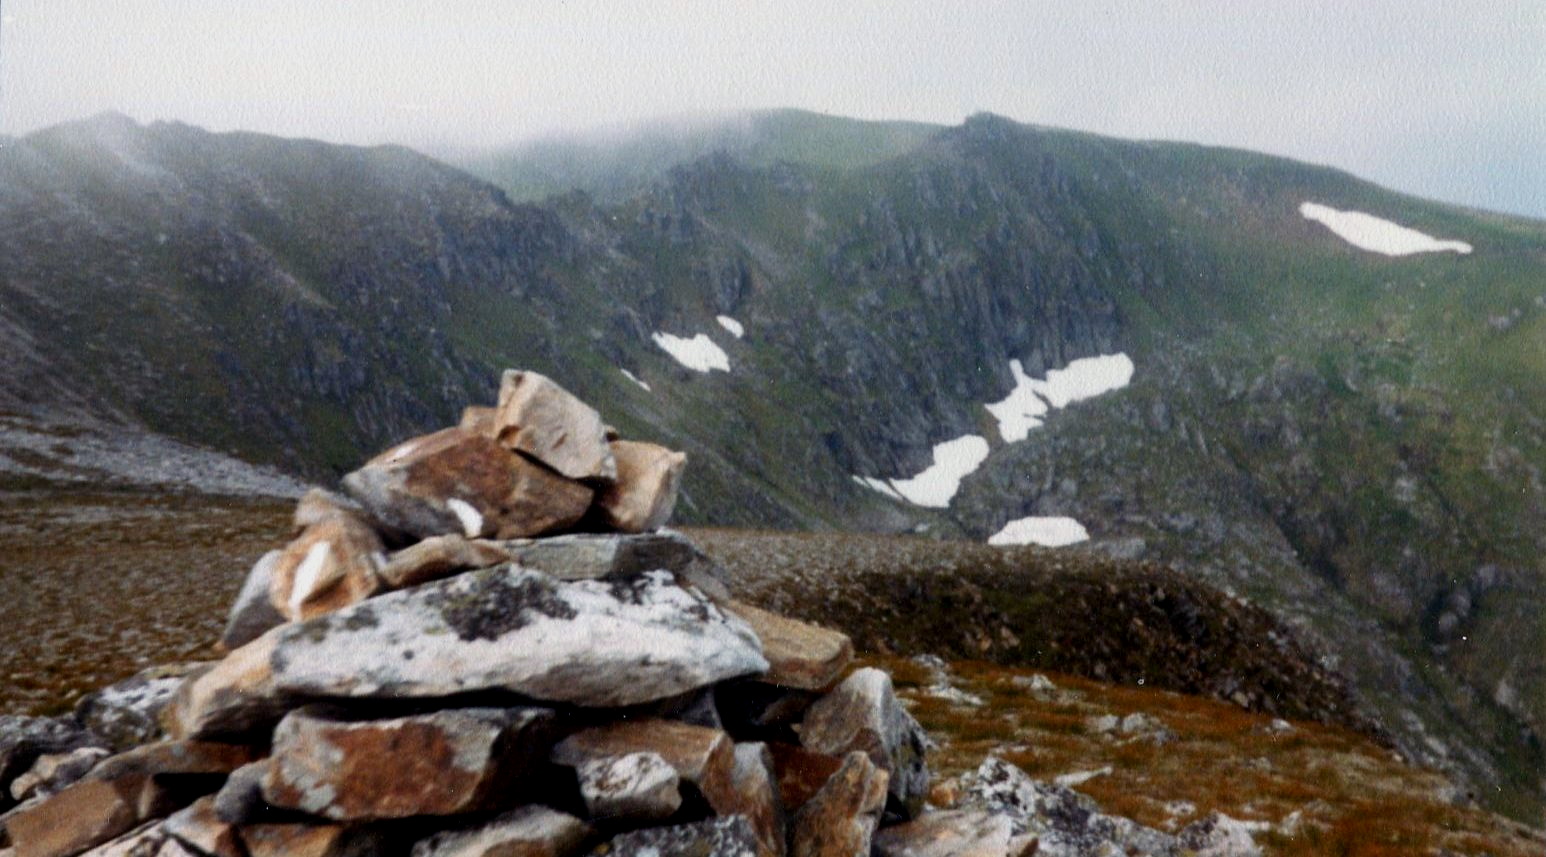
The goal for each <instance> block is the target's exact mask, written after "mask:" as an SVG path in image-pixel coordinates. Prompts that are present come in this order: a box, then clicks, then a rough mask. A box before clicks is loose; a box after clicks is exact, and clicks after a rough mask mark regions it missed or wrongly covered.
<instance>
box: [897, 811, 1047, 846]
mask: <svg viewBox="0 0 1546 857" xmlns="http://www.w3.org/2000/svg"><path fill="white" fill-rule="evenodd" d="M1012 828H1013V825H1012V824H1011V822H1010V820H1009V817H1008V816H1006V815H999V814H994V813H989V812H983V811H981V810H953V811H948V812H931V813H928V814H927V815H923V816H920V817H918V818H917V819H914V820H913V821H909V822H907V823H905V824H897V825H893V826H891V827H888V828H885V829H884V830H881V831H878V832H877V833H876V834H875V838H874V843H873V848H874V857H1011V855H1010V852H1009V840H1010V838H1011V832H1012ZM1013 857H1018V854H1016V855H1013Z"/></svg>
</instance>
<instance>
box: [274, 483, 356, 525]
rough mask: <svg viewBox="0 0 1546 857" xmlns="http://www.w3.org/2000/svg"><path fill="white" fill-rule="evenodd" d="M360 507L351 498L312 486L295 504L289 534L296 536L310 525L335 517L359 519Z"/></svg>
mask: <svg viewBox="0 0 1546 857" xmlns="http://www.w3.org/2000/svg"><path fill="white" fill-rule="evenodd" d="M361 511H362V510H361V509H360V507H359V506H358V505H356V504H355V502H354V501H353V500H350V499H349V498H347V497H342V496H339V495H337V494H334V493H333V492H332V491H325V490H323V489H321V488H312V489H311V490H309V491H307V492H306V493H305V494H304V495H302V496H301V499H300V500H299V501H297V502H296V504H295V514H294V515H293V516H292V517H291V519H290V527H291V529H290V535H291V537H294V536H298V535H300V534H301V533H304V532H306V530H308V529H310V528H311V527H314V526H316V525H317V524H321V523H323V522H326V521H331V520H334V519H337V518H345V519H348V520H356V521H357V520H361V517H360V515H361Z"/></svg>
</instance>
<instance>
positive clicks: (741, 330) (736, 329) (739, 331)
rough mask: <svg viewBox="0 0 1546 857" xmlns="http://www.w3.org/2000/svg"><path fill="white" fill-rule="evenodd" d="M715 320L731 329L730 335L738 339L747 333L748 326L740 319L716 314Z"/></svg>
mask: <svg viewBox="0 0 1546 857" xmlns="http://www.w3.org/2000/svg"><path fill="white" fill-rule="evenodd" d="M714 320H715V321H717V322H719V326H720V327H723V328H724V329H725V330H728V331H730V335H731V336H734V337H735V338H736V339H740V338H741V337H743V336H745V335H746V328H745V327H743V326H742V325H741V323H740V322H739V321H736V320H735V319H733V318H731V317H730V316H728V315H716V316H714Z"/></svg>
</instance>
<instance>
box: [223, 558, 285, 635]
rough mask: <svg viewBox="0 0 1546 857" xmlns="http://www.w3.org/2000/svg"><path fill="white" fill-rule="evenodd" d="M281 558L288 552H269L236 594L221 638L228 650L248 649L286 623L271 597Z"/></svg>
mask: <svg viewBox="0 0 1546 857" xmlns="http://www.w3.org/2000/svg"><path fill="white" fill-rule="evenodd" d="M281 556H284V551H277V550H275V551H269V552H268V553H266V554H264V555H263V556H262V557H260V558H259V559H258V561H257V562H256V563H254V564H253V566H252V570H251V571H249V572H247V579H246V580H245V581H244V582H243V583H242V588H241V591H240V592H238V593H236V600H235V601H233V602H231V612H230V613H229V614H227V616H226V621H225V631H224V632H223V633H221V635H220V645H221V647H222V648H224V649H225V650H226V651H230V650H232V649H236V648H240V647H242V646H245V645H247V644H248V643H250V642H252V641H253V640H256V639H257V638H259V637H261V636H263V632H265V631H267V630H268V629H270V628H272V627H274V626H275V625H282V624H284V622H285V617H284V614H283V613H280V612H279V609H278V608H276V607H275V606H274V602H273V599H271V598H269V594H268V592H269V590H270V589H271V588H273V581H274V566H275V565H277V564H278V563H279V558H280V557H281Z"/></svg>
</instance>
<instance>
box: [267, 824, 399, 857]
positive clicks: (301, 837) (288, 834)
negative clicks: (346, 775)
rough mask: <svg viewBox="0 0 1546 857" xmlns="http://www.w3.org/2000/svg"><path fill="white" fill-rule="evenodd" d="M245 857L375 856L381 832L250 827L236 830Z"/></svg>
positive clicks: (317, 826) (326, 826)
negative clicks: (243, 847)
mask: <svg viewBox="0 0 1546 857" xmlns="http://www.w3.org/2000/svg"><path fill="white" fill-rule="evenodd" d="M238 831H239V832H240V833H241V838H242V844H243V845H244V846H246V848H247V854H248V857H375V855H376V854H378V853H379V852H380V849H381V848H382V847H383V846H384V845H385V842H384V840H383V836H382V834H381V833H379V832H377V831H372V830H361V829H359V828H355V827H351V826H348V825H343V824H253V825H248V826H245V827H241V828H238Z"/></svg>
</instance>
